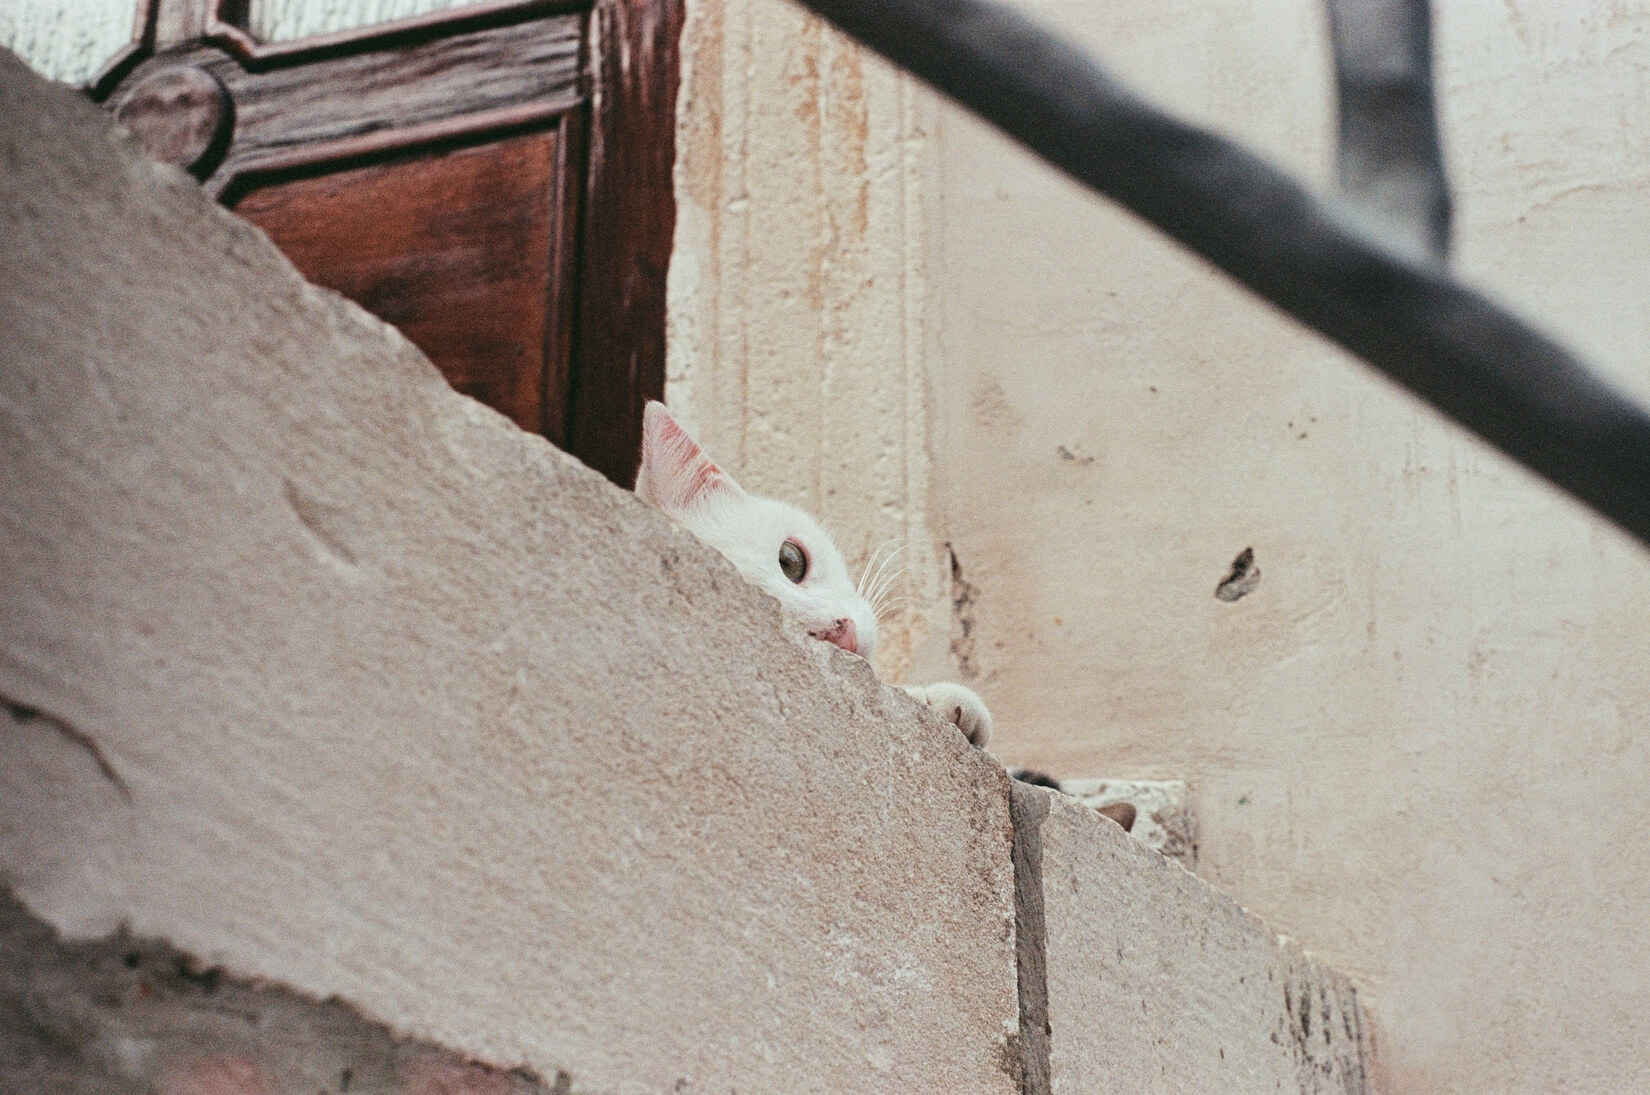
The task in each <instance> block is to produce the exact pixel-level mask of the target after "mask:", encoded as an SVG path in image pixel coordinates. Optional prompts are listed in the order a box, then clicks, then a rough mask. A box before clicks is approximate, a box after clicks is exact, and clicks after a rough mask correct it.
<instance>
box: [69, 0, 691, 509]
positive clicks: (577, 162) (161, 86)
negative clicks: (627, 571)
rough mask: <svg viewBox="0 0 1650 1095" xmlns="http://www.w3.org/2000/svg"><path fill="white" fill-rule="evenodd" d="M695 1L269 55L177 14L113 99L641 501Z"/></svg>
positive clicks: (496, 399)
mask: <svg viewBox="0 0 1650 1095" xmlns="http://www.w3.org/2000/svg"><path fill="white" fill-rule="evenodd" d="M681 18H682V8H681V0H506V2H497V0H494V2H483V3H474V4H469V5H465V6H461V7H458V8H455V9H452V10H449V11H446V12H442V13H439V14H435V15H429V16H422V17H419V18H415V19H409V20H404V21H401V22H398V23H392V24H387V25H381V26H377V27H371V28H368V29H365V30H361V31H352V32H346V33H341V34H331V35H326V36H320V37H312V38H304V39H298V40H296V41H292V42H283V43H263V42H259V41H256V40H255V39H253V38H252V36H251V35H250V34H248V33H247V31H246V29H245V26H246V20H245V17H244V4H242V3H239V2H237V0H153V3H152V4H151V6H150V7H149V8H148V9H146V10H145V12H144V14H143V17H142V19H141V21H140V31H139V33H138V35H137V36H136V38H135V40H134V43H133V45H132V47H131V48H130V49H129V50H128V51H127V52H126V53H125V54H124V55H123V56H122V57H120V58H117V60H116V62H115V63H114V64H112V65H111V67H110V69H109V70H108V71H106V72H105V73H104V74H102V75H101V76H100V77H99V78H98V79H97V81H95V83H94V85H93V87H92V89H91V90H92V93H93V95H94V96H95V97H97V98H99V99H100V100H102V101H103V102H104V103H105V104H106V105H107V106H108V107H109V109H111V110H113V111H114V112H115V114H116V115H117V116H118V117H119V118H120V119H121V120H122V121H123V122H124V123H126V124H127V125H128V127H130V128H131V129H132V130H133V132H134V133H136V134H137V135H138V136H139V139H140V140H141V141H143V143H144V144H145V146H146V147H147V148H148V149H149V150H150V152H151V153H152V154H153V155H155V156H157V157H158V158H161V159H164V160H167V161H169V162H172V163H175V164H177V165H179V166H181V167H184V168H186V169H187V170H190V171H192V172H193V173H194V174H195V175H196V176H197V177H198V178H200V179H201V180H202V181H203V182H204V184H205V185H206V186H207V188H208V189H209V190H210V191H212V192H213V193H214V194H216V195H217V196H218V197H219V199H220V200H221V201H223V203H224V204H225V205H227V206H228V207H230V208H232V209H234V210H235V211H236V212H237V213H239V214H241V215H242V216H245V217H246V218H247V219H249V220H251V221H252V222H253V223H254V224H257V225H258V226H259V227H261V228H262V229H263V230H264V231H265V232H267V233H268V234H269V236H270V238H271V239H272V240H274V242H275V243H276V244H277V245H278V246H279V247H281V249H282V250H283V251H285V252H286V254H287V255H288V257H290V258H291V259H292V261H293V263H294V264H295V265H296V266H297V267H298V268H299V269H300V270H301V271H303V273H304V275H305V276H306V277H308V278H309V279H310V280H312V281H314V282H317V283H318V284H321V285H325V286H328V287H330V288H333V289H337V290H338V291H339V292H341V293H343V294H344V295H346V296H348V297H350V298H351V299H353V300H355V301H356V302H358V303H359V304H361V305H362V306H363V307H365V308H367V309H368V310H369V311H372V312H374V313H375V314H377V315H379V316H380V317H382V318H383V319H385V320H387V321H388V322H390V323H393V324H395V325H396V326H397V327H399V328H400V329H401V330H402V332H403V333H404V334H406V335H407V337H408V338H409V339H411V340H412V341H413V342H415V343H416V344H418V345H419V346H420V347H421V348H422V349H423V350H424V351H425V353H427V354H428V355H429V356H430V358H431V360H432V361H434V362H435V364H436V365H437V367H439V368H440V369H441V371H442V373H443V374H444V375H445V376H446V377H447V379H448V380H449V381H450V382H451V383H452V384H453V385H454V387H456V388H458V389H459V390H460V391H464V392H467V393H469V394H470V395H473V396H475V397H476V398H477V399H480V400H482V401H483V402H485V403H488V404H489V405H491V406H493V407H494V408H496V409H498V410H499V411H501V412H502V413H504V414H505V415H507V416H509V417H510V418H511V419H512V420H514V421H515V422H516V423H517V424H518V425H520V426H521V427H522V428H523V429H528V430H532V431H534V432H537V433H542V434H543V435H545V436H546V437H548V438H549V439H550V440H552V441H553V442H555V443H556V444H557V445H560V446H561V447H562V448H564V449H566V450H568V451H569V452H571V453H573V454H574V455H575V456H578V457H579V458H580V459H582V460H584V461H585V462H586V463H587V464H590V465H591V466H592V467H594V468H596V469H597V470H599V471H601V472H603V473H604V474H606V475H608V476H609V477H610V478H612V479H613V480H615V481H616V482H619V483H621V484H623V485H626V486H628V485H629V483H630V481H631V479H632V478H633V477H634V475H635V468H636V458H637V452H638V449H639V445H640V437H641V408H642V404H643V403H644V402H645V401H646V400H647V399H649V398H659V397H660V396H661V395H662V393H663V390H664V281H665V272H666V267H667V264H668V262H669V255H670V243H671V233H672V231H673V230H674V225H675V206H674V200H673V198H672V192H671V166H672V162H673V159H674V121H675V119H674V113H675V97H676V86H677V41H678V38H679V35H680V30H681Z"/></svg>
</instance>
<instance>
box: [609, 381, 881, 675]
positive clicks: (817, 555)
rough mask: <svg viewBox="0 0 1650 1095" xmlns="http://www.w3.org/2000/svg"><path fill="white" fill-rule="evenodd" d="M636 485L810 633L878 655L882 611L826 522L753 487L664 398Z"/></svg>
mask: <svg viewBox="0 0 1650 1095" xmlns="http://www.w3.org/2000/svg"><path fill="white" fill-rule="evenodd" d="M636 493H637V494H638V495H640V496H641V497H642V498H644V499H646V500H647V501H649V502H652V503H653V504H654V505H656V506H658V507H659V508H660V509H662V510H664V511H665V512H666V513H667V514H669V515H670V516H671V517H673V518H675V519H676V521H677V522H679V523H680V524H681V525H682V526H683V527H685V528H686V529H687V530H688V531H689V532H691V533H693V534H694V535H695V536H697V537H699V539H701V540H703V541H704V542H705V543H707V544H709V545H710V546H711V547H713V548H715V549H716V550H717V551H720V552H721V553H722V554H723V555H725V556H727V557H728V559H729V560H730V561H731V562H732V563H733V565H734V566H735V567H737V568H738V569H739V573H741V574H743V575H744V576H745V578H746V580H747V581H750V582H752V583H754V584H755V585H757V586H758V587H759V588H761V589H764V590H766V591H767V592H768V593H770V594H772V595H773V596H774V597H775V598H776V599H777V600H778V601H779V604H780V606H781V607H782V608H784V610H785V612H786V613H787V614H788V615H790V616H791V617H793V618H794V619H796V620H798V621H800V622H801V623H802V625H803V626H804V627H806V628H807V629H808V633H809V634H810V635H812V636H814V637H815V638H817V639H823V640H825V641H826V642H829V643H835V644H836V645H837V646H840V647H842V649H844V650H847V651H848V652H850V653H853V654H858V655H860V656H861V657H863V658H869V657H870V656H871V652H872V650H874V649H875V648H876V643H877V620H876V616H875V615H874V614H873V613H872V611H871V606H870V605H869V604H868V603H867V602H866V600H865V598H864V597H862V596H860V594H859V591H858V589H856V588H855V586H854V582H853V579H852V578H850V577H849V576H848V564H847V563H846V562H844V561H843V558H842V552H840V551H838V550H837V546H836V544H835V543H833V542H832V541H831V538H830V536H829V535H828V534H827V533H826V532H825V530H824V529H822V528H820V527H819V522H817V521H815V520H814V519H813V518H812V517H810V516H808V515H807V514H806V513H804V512H803V511H801V510H799V509H797V508H796V507H795V506H792V505H787V504H786V503H784V502H779V501H775V500H774V499H772V498H762V497H759V496H757V495H754V494H747V493H746V492H745V491H744V490H742V489H741V488H740V486H739V484H737V483H735V482H734V481H733V477H732V476H731V475H729V474H728V473H727V472H725V471H723V470H722V469H721V468H719V467H717V466H716V465H715V464H714V463H712V462H711V459H710V457H708V456H706V455H705V451H704V450H703V449H702V448H700V447H699V444H698V442H696V441H694V440H693V438H691V437H689V436H688V432H687V431H686V430H684V429H683V428H682V427H681V425H680V424H679V423H678V422H677V421H676V420H675V419H674V418H672V417H671V416H670V412H669V411H667V410H665V407H664V404H662V403H649V404H648V405H647V409H646V411H645V412H644V414H643V418H642V467H641V470H640V471H639V472H637V474H636Z"/></svg>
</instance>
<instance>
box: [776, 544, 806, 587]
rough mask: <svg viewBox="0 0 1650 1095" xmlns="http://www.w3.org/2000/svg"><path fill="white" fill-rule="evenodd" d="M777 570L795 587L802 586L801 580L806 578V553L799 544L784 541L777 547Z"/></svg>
mask: <svg viewBox="0 0 1650 1095" xmlns="http://www.w3.org/2000/svg"><path fill="white" fill-rule="evenodd" d="M779 570H780V573H782V574H784V575H785V577H787V578H789V579H790V580H791V581H793V582H795V583H796V584H797V585H801V584H802V579H804V578H806V577H807V576H808V553H807V552H805V551H803V550H802V545H801V544H799V543H797V542H796V541H795V540H786V541H785V542H784V543H783V544H780V545H779Z"/></svg>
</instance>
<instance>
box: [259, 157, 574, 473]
mask: <svg viewBox="0 0 1650 1095" xmlns="http://www.w3.org/2000/svg"><path fill="white" fill-rule="evenodd" d="M565 145H566V141H565V140H564V139H563V137H562V134H561V132H560V131H558V130H551V131H548V132H540V133H531V134H526V135H522V136H516V137H511V138H509V139H506V140H502V141H496V142H493V143H490V144H484V145H479V146H474V147H469V148H461V149H458V150H456V151H451V152H446V153H442V154H433V155H424V156H415V157H408V158H405V159H400V160H397V161H395V162H392V163H384V164H375V165H372V166H367V167H358V168H354V169H351V170H346V171H336V172H332V173H329V174H324V175H318V176H313V177H308V178H298V179H292V180H288V181H283V182H278V183H274V184H271V185H265V186H259V187H256V188H255V189H252V190H249V191H248V192H246V193H245V194H244V195H243V196H242V197H241V198H240V199H239V201H238V202H237V203H236V205H235V207H234V208H235V211H236V212H237V213H239V214H240V215H241V216H244V217H246V218H247V219H248V220H250V221H252V223H254V224H256V225H258V226H259V227H260V228H262V229H263V230H264V231H265V232H267V233H268V234H269V236H270V238H271V239H272V240H274V241H275V243H276V245H277V246H279V247H280V248H281V250H282V251H284V252H285V253H286V254H287V256H288V257H289V258H291V259H292V261H293V264H294V265H296V266H297V267H298V269H299V270H300V271H302V272H303V274H304V276H305V277H307V278H308V279H310V280H311V281H313V282H316V283H317V284H319V285H325V286H327V287H329V288H332V289H336V290H338V291H339V292H340V293H342V294H344V295H345V296H347V297H349V298H350V299H352V300H354V301H356V302H357V303H358V304H360V305H361V306H362V307H364V308H366V309H367V310H368V311H370V312H372V313H373V314H375V315H377V316H379V317H380V318H382V319H384V320H385V321H386V322H388V323H391V324H394V325H395V326H396V327H398V328H400V329H401V331H402V333H403V334H405V335H406V336H407V337H408V338H409V339H411V340H412V341H413V342H414V343H416V344H417V345H418V346H419V348H420V349H422V350H423V351H424V352H425V353H426V354H428V355H429V356H430V359H431V360H432V361H433V362H435V364H436V366H437V367H438V368H440V370H441V372H442V374H443V375H445V376H446V377H447V379H448V381H449V382H451V384H452V385H453V387H455V388H457V389H458V390H459V391H461V392H465V393H467V394H469V395H472V396H474V397H475V398H477V399H479V400H481V401H482V402H484V403H487V404H489V405H490V406H492V407H495V408H497V409H498V410H499V411H501V412H503V413H504V414H506V415H508V416H509V417H510V418H511V419H513V420H514V421H515V422H516V423H517V424H518V425H520V426H521V427H522V428H523V429H528V430H532V431H534V432H535V433H538V432H543V433H547V434H549V435H550V436H551V439H552V440H558V441H559V435H560V434H561V433H562V425H563V422H562V419H563V415H562V407H563V398H562V389H563V388H564V387H565V376H566V361H567V357H568V346H567V335H566V333H565V330H566V323H565V321H564V318H563V317H565V316H566V315H567V314H568V313H569V312H570V311H571V309H570V307H569V305H570V302H569V301H567V300H566V299H565V297H566V294H567V289H566V280H567V279H566V278H565V277H561V276H558V274H559V271H558V270H557V269H556V265H557V264H556V261H555V259H556V256H557V255H558V254H559V253H560V254H562V255H563V256H564V258H565V257H566V256H565V252H566V251H567V250H568V249H567V248H565V247H560V246H558V244H559V243H560V237H561V234H562V232H563V231H564V229H565V226H566V222H567V220H568V214H569V210H568V209H567V208H566V199H565V198H564V196H563V191H564V189H565V188H564V187H563V185H562V182H561V180H562V179H563V177H564V166H565V153H566V147H565Z"/></svg>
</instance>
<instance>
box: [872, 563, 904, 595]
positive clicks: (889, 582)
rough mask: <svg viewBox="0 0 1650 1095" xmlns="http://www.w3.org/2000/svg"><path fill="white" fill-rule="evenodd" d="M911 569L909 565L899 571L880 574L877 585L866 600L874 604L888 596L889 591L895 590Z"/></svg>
mask: <svg viewBox="0 0 1650 1095" xmlns="http://www.w3.org/2000/svg"><path fill="white" fill-rule="evenodd" d="M910 569H911V564H909V563H907V564H905V565H904V566H902V567H900V568H899V569H898V570H894V571H887V572H882V573H879V575H878V579H877V582H876V584H875V585H874V586H872V588H871V589H870V590H869V591H868V592H867V593H866V594H865V599H866V600H867V601H871V602H873V603H874V602H876V601H877V600H878V599H880V598H881V597H883V596H886V595H887V594H888V593H889V591H891V590H893V589H894V588H895V585H894V583H896V582H898V581H899V580H900V579H901V578H902V577H904V576H905V575H906V573H907V572H909V571H910Z"/></svg>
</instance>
